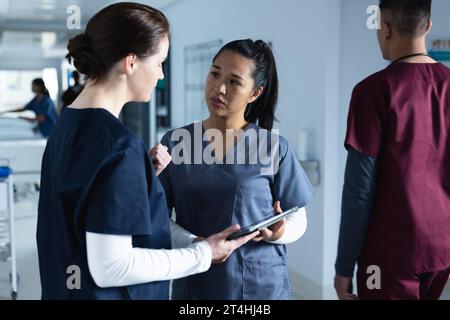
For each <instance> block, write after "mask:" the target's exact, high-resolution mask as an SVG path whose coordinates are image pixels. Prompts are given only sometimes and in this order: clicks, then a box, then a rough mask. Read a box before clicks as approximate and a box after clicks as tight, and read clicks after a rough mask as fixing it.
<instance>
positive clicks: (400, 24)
mask: <svg viewBox="0 0 450 320" xmlns="http://www.w3.org/2000/svg"><path fill="white" fill-rule="evenodd" d="M431 2H432V0H380V10H381V14H382V15H384V16H385V18H386V20H387V21H388V22H390V23H391V24H392V25H393V27H394V28H395V30H397V32H398V33H399V34H401V35H402V36H421V35H423V34H424V33H425V32H426V31H427V28H428V22H429V21H430V18H431Z"/></svg>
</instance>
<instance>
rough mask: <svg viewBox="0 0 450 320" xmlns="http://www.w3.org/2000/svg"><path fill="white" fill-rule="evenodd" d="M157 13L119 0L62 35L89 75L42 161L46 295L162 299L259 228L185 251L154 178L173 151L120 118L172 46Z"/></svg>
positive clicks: (40, 229)
mask: <svg viewBox="0 0 450 320" xmlns="http://www.w3.org/2000/svg"><path fill="white" fill-rule="evenodd" d="M168 35H169V22H168V21H167V19H166V17H165V16H164V14H163V13H161V12H160V11H158V10H156V9H153V8H151V7H149V6H146V5H142V4H137V3H117V4H113V5H111V6H108V7H106V8H104V9H103V10H101V11H100V12H99V13H97V14H96V15H95V16H94V17H93V18H92V19H91V20H90V21H89V23H88V25H87V27H86V30H85V32H84V33H82V34H79V35H77V36H76V37H74V38H72V39H71V40H70V41H69V45H68V51H69V54H68V56H67V57H68V59H69V62H70V61H73V63H74V65H75V67H76V68H77V69H78V71H79V72H80V73H82V74H84V75H85V76H86V77H87V79H88V81H87V85H86V87H85V89H84V90H83V91H82V92H81V94H80V95H79V96H78V97H77V99H76V100H75V101H74V102H73V103H72V105H71V106H69V107H67V108H66V109H65V110H64V112H63V113H62V115H61V117H60V119H59V121H58V122H57V124H56V126H55V128H54V133H53V134H52V136H51V137H50V139H49V141H48V144H47V148H46V150H45V154H44V158H43V162H42V178H41V179H42V180H41V193H40V198H39V210H38V226H37V246H38V254H39V268H40V277H41V285H42V298H43V299H158V300H159V299H161V300H162V299H168V298H169V279H174V278H180V277H185V276H188V275H191V274H195V273H199V272H204V271H206V270H207V269H208V268H209V267H210V265H211V262H221V261H225V260H226V259H227V257H228V256H229V255H230V254H231V253H232V252H233V250H234V249H236V248H238V247H239V246H241V245H243V244H244V243H245V242H247V241H249V240H250V239H251V238H253V237H254V236H256V235H257V234H255V233H254V234H252V235H249V236H248V237H245V238H242V239H237V240H233V241H227V240H226V238H227V237H228V236H229V235H230V234H231V233H233V232H236V230H239V226H236V225H233V226H231V227H228V228H227V229H226V230H224V231H223V232H219V233H217V234H215V235H212V236H210V237H209V238H207V239H206V241H200V242H198V243H195V244H193V245H190V246H188V247H186V248H182V249H175V250H171V247H172V246H174V247H179V243H180V242H182V237H180V231H177V230H178V229H176V228H174V224H173V223H172V224H171V223H170V222H169V217H168V211H167V206H166V200H165V196H164V190H163V188H162V186H161V184H160V182H159V180H158V179H157V178H156V176H157V175H158V174H160V173H161V171H162V170H163V169H164V168H165V167H166V166H167V164H168V162H169V161H170V156H169V155H168V153H167V150H166V149H165V148H164V147H162V146H161V145H158V146H156V147H155V148H154V149H153V150H152V151H151V154H152V159H150V157H149V155H148V152H147V149H146V146H145V145H144V143H143V142H142V140H140V139H139V138H138V137H137V136H136V135H134V134H133V133H132V132H131V131H129V130H128V129H127V128H126V127H125V126H124V125H123V124H122V123H121V122H120V121H119V119H118V117H119V114H120V112H121V110H122V108H123V106H124V105H125V103H127V102H129V101H139V102H144V101H149V100H150V97H151V94H152V91H153V89H154V88H155V86H156V83H157V81H158V80H160V79H163V78H164V75H163V71H162V67H161V66H162V63H163V61H164V60H165V59H166V57H167V54H168V50H169V37H168Z"/></svg>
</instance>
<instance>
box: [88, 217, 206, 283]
mask: <svg viewBox="0 0 450 320" xmlns="http://www.w3.org/2000/svg"><path fill="white" fill-rule="evenodd" d="M173 225H174V223H171V234H172V236H173V235H175V239H177V241H178V243H174V244H175V245H176V246H179V245H181V242H180V241H181V239H183V236H181V237H180V236H177V231H174V230H173ZM179 228H181V227H179ZM174 233H175V234H174ZM185 241H186V240H185ZM190 242H191V243H190V244H189V245H188V246H187V247H186V248H183V249H172V250H164V249H142V248H133V244H132V237H131V236H128V235H125V236H122V235H107V234H98V233H91V232H86V247H87V258H88V266H89V271H90V273H91V275H92V278H93V279H94V281H95V283H96V284H97V285H98V286H99V287H101V288H109V287H122V286H129V285H136V284H142V283H147V282H153V281H163V280H170V279H178V278H183V277H186V276H189V275H192V274H197V273H201V272H205V271H206V270H208V269H209V267H210V265H211V259H212V253H211V248H210V246H209V244H208V243H207V242H206V241H201V242H198V243H194V244H192V240H191V241H190ZM186 244H187V242H186Z"/></svg>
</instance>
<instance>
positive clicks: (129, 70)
mask: <svg viewBox="0 0 450 320" xmlns="http://www.w3.org/2000/svg"><path fill="white" fill-rule="evenodd" d="M136 61H137V57H136V55H135V54H129V55H127V56H126V57H125V58H124V61H123V66H124V72H125V73H126V74H127V75H130V74H133V72H134V70H136Z"/></svg>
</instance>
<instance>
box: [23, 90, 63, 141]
mask: <svg viewBox="0 0 450 320" xmlns="http://www.w3.org/2000/svg"><path fill="white" fill-rule="evenodd" d="M25 109H26V110H31V111H33V112H34V113H36V115H37V116H44V117H45V120H44V121H42V122H39V124H38V127H39V130H40V131H41V134H42V135H43V136H44V137H46V138H48V137H49V136H50V134H51V133H52V129H53V127H54V125H55V123H56V119H57V118H58V115H57V114H56V109H55V106H54V105H53V101H52V99H51V98H50V97H49V96H44V98H43V99H42V100H38V98H36V97H35V98H34V99H33V100H31V101H30V102H29V103H28V104H27V105H26V106H25Z"/></svg>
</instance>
